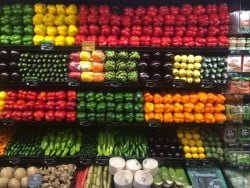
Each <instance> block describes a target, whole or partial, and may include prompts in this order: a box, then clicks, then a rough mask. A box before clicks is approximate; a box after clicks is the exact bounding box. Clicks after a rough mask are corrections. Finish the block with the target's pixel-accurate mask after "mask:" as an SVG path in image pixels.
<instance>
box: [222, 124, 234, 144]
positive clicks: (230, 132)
mask: <svg viewBox="0 0 250 188" xmlns="http://www.w3.org/2000/svg"><path fill="white" fill-rule="evenodd" d="M236 139H237V129H236V128H234V127H227V128H226V129H225V131H224V141H226V142H235V141H236Z"/></svg>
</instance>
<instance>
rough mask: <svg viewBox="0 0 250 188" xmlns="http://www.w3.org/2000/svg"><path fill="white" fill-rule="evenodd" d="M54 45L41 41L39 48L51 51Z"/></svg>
mask: <svg viewBox="0 0 250 188" xmlns="http://www.w3.org/2000/svg"><path fill="white" fill-rule="evenodd" d="M53 49H54V46H53V44H52V43H51V42H43V43H41V50H42V51H52V50H53Z"/></svg>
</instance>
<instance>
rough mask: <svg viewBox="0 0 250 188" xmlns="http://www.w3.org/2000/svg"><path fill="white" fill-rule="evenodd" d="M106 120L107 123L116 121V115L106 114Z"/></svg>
mask: <svg viewBox="0 0 250 188" xmlns="http://www.w3.org/2000/svg"><path fill="white" fill-rule="evenodd" d="M106 120H107V121H115V114H114V113H113V112H108V113H107V114H106Z"/></svg>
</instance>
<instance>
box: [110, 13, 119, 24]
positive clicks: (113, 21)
mask: <svg viewBox="0 0 250 188" xmlns="http://www.w3.org/2000/svg"><path fill="white" fill-rule="evenodd" d="M110 25H111V26H120V25H121V16H119V15H116V14H113V15H111V17H110Z"/></svg>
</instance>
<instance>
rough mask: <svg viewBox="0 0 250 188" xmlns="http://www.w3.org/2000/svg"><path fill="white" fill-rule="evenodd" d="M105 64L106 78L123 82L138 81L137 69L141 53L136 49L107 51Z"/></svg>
mask: <svg viewBox="0 0 250 188" xmlns="http://www.w3.org/2000/svg"><path fill="white" fill-rule="evenodd" d="M105 56H106V61H105V64H104V69H105V80H106V81H110V80H119V81H121V82H127V81H128V82H137V81H138V72H137V71H136V68H137V63H138V60H139V59H140V54H139V53H138V52H136V51H132V52H126V51H119V52H115V51H106V52H105Z"/></svg>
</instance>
